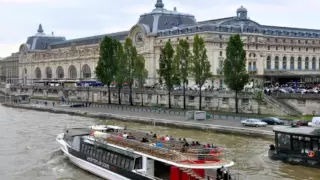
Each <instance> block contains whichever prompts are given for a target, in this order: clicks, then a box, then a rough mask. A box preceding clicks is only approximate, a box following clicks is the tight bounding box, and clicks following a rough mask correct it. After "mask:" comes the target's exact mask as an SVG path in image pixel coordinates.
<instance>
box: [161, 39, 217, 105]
mask: <svg viewBox="0 0 320 180" xmlns="http://www.w3.org/2000/svg"><path fill="white" fill-rule="evenodd" d="M210 68H211V65H210V62H209V60H208V56H207V50H206V48H205V42H204V39H203V38H201V37H200V36H198V35H196V36H195V37H194V42H193V48H192V53H191V51H190V46H189V43H188V41H187V40H184V39H181V40H180V41H179V43H178V44H177V46H176V50H174V49H173V47H172V44H171V41H167V42H166V44H165V46H164V48H162V49H161V53H160V58H159V70H158V74H159V81H160V84H163V83H164V84H165V85H166V87H167V89H168V98H169V99H168V100H169V108H171V91H172V90H173V88H174V86H175V85H177V86H182V87H183V108H184V109H186V95H185V93H186V87H187V84H188V79H189V78H192V79H194V81H195V83H196V84H197V85H199V88H200V89H201V88H202V86H203V85H204V84H205V82H206V81H207V80H208V79H210V78H212V77H213V75H212V73H211V70H210ZM199 96H200V98H199V109H200V110H201V105H202V102H201V100H202V98H201V97H202V96H201V90H200V95H199Z"/></svg>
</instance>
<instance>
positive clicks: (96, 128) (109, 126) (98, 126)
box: [90, 125, 124, 131]
mask: <svg viewBox="0 0 320 180" xmlns="http://www.w3.org/2000/svg"><path fill="white" fill-rule="evenodd" d="M90 128H91V129H93V130H97V131H102V130H108V129H114V130H123V129H124V128H123V127H120V126H111V125H95V126H90Z"/></svg>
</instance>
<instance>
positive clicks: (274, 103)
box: [263, 95, 302, 116]
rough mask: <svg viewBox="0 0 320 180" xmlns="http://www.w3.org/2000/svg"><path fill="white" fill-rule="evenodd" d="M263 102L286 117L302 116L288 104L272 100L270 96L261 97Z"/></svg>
mask: <svg viewBox="0 0 320 180" xmlns="http://www.w3.org/2000/svg"><path fill="white" fill-rule="evenodd" d="M263 101H264V102H266V103H267V104H268V105H271V106H272V107H274V108H277V109H280V110H281V111H283V112H284V113H285V114H286V115H289V116H300V115H301V114H302V113H301V112H300V111H299V110H298V109H296V108H294V107H292V106H290V105H289V104H287V103H285V102H283V101H281V100H277V99H275V98H273V97H272V96H267V95H265V96H264V97H263Z"/></svg>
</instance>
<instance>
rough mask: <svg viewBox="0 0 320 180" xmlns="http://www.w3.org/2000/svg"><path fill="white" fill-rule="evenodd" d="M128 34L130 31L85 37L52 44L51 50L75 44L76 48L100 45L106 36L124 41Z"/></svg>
mask: <svg viewBox="0 0 320 180" xmlns="http://www.w3.org/2000/svg"><path fill="white" fill-rule="evenodd" d="M128 34H129V31H122V32H117V33H111V34H103V35H97V36H90V37H84V38H78V39H70V40H65V41H60V42H56V43H52V44H50V48H51V49H56V48H65V47H69V46H71V45H73V44H74V45H76V46H81V45H90V44H99V43H100V41H102V40H103V38H104V37H105V36H109V37H112V38H114V39H116V40H124V39H125V38H126V37H127V36H128Z"/></svg>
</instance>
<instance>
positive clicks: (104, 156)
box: [101, 151, 107, 161]
mask: <svg viewBox="0 0 320 180" xmlns="http://www.w3.org/2000/svg"><path fill="white" fill-rule="evenodd" d="M106 154H107V152H106V151H103V152H102V156H101V161H105V159H106Z"/></svg>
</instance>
